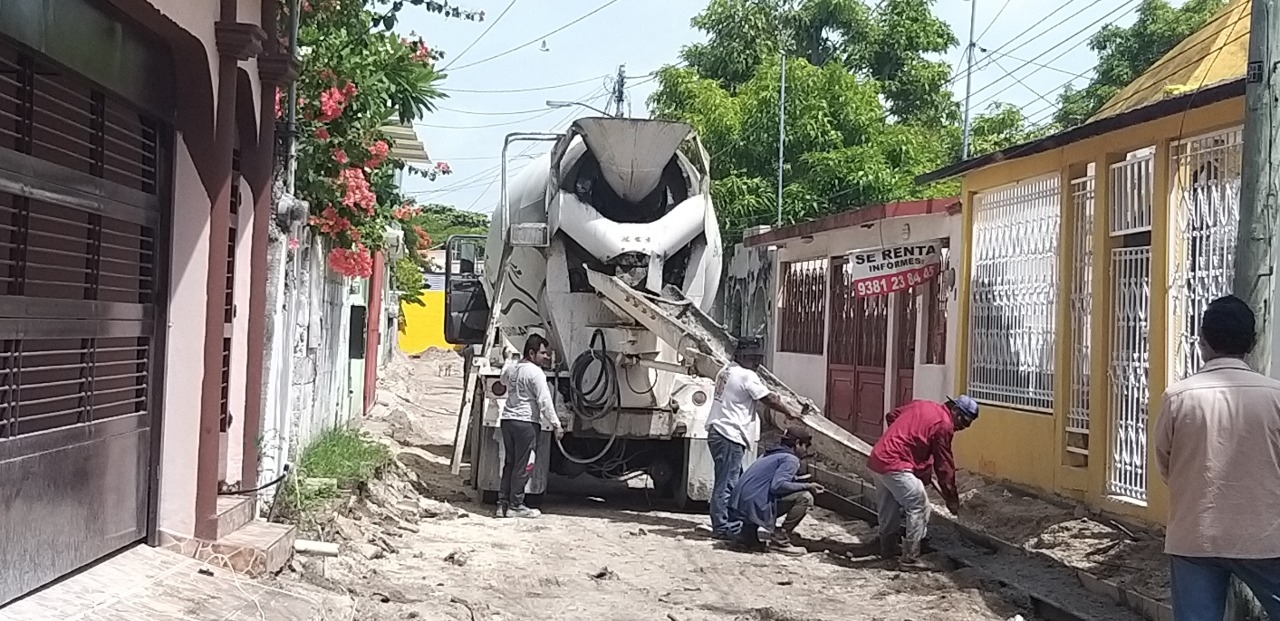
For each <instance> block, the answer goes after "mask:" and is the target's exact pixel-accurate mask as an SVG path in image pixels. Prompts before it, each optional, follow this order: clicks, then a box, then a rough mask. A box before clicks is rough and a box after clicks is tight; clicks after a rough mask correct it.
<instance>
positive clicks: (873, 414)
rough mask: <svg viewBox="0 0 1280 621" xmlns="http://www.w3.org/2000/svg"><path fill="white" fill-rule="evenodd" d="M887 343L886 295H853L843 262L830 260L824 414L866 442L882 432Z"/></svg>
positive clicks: (844, 262) (850, 274) (887, 304)
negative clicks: (828, 326)
mask: <svg viewBox="0 0 1280 621" xmlns="http://www.w3.org/2000/svg"><path fill="white" fill-rule="evenodd" d="M888 340H889V297H888V296H884V295H879V296H875V297H854V291H853V274H852V272H851V271H850V270H849V262H848V259H846V258H844V257H838V258H834V259H832V260H831V330H830V338H829V340H828V341H829V344H830V346H829V347H828V350H827V351H828V355H827V415H828V416H829V417H830V418H831V419H832V420H834V421H835V422H836V424H838V425H840V426H841V427H844V428H845V429H847V430H849V431H850V432H852V433H854V434H856V435H857V436H859V437H861V438H862V439H864V440H866V441H868V442H875V441H876V440H877V439H878V438H879V437H880V434H881V433H882V432H883V430H884V388H885V386H884V384H885V358H886V353H887V352H888Z"/></svg>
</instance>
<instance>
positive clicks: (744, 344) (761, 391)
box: [707, 341, 801, 541]
mask: <svg viewBox="0 0 1280 621" xmlns="http://www.w3.org/2000/svg"><path fill="white" fill-rule="evenodd" d="M761 362H762V356H761V355H760V354H759V352H758V349H757V346H756V344H755V343H754V342H750V341H739V343H738V350H737V352H735V355H734V361H733V362H731V363H730V364H729V366H727V367H725V368H724V369H722V370H721V371H720V373H719V374H717V375H716V389H715V396H714V397H713V398H712V402H711V413H710V414H709V415H708V416H707V448H709V449H711V459H712V461H713V462H714V463H715V485H714V486H713V487H712V489H711V532H712V536H713V537H715V538H717V539H724V540H727V541H728V540H732V539H733V538H734V534H733V531H732V529H731V528H730V522H729V497H730V496H731V495H732V494H733V488H734V486H735V485H737V484H738V478H739V477H741V476H742V456H743V454H745V453H746V451H747V447H749V446H750V445H751V440H750V438H751V424H752V422H754V420H755V417H756V402H757V401H758V402H760V403H763V404H764V405H765V406H767V407H768V408H769V409H771V410H776V411H778V412H781V413H783V414H785V415H786V416H787V417H789V418H794V419H799V418H800V417H801V415H800V414H798V413H796V412H795V411H793V410H792V409H791V408H790V407H787V405H786V404H785V403H783V402H782V400H781V399H779V398H778V395H777V394H775V393H773V392H771V391H770V390H769V387H768V386H765V385H764V382H763V381H761V380H760V376H759V375H757V374H756V371H755V369H756V367H758V366H760V363H761Z"/></svg>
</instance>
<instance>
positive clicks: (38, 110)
mask: <svg viewBox="0 0 1280 621" xmlns="http://www.w3.org/2000/svg"><path fill="white" fill-rule="evenodd" d="M158 130H159V124H158V123H157V122H156V121H155V120H154V119H151V118H150V117H147V116H146V115H143V114H140V113H139V112H138V111H137V110H136V109H134V108H132V107H131V106H130V105H129V104H127V103H124V102H122V101H119V100H117V99H115V98H113V97H111V96H109V95H107V94H106V93H104V92H103V91H101V90H97V89H93V88H90V87H87V86H86V85H85V84H84V83H82V82H81V81H80V79H79V78H78V77H76V76H71V75H67V74H66V73H65V72H63V71H60V70H58V69H56V68H54V67H52V66H47V65H45V64H43V63H41V62H39V61H37V60H36V59H34V58H33V57H32V56H31V55H28V54H23V53H18V52H16V51H14V50H11V49H9V48H4V49H0V148H6V149H12V150H14V151H17V152H19V153H23V154H26V155H31V156H33V157H35V158H37V159H40V160H44V161H46V162H52V163H54V164H58V165H60V166H63V167H65V168H67V169H70V170H74V171H78V172H83V173H88V174H90V175H93V176H94V177H98V178H100V179H105V180H107V181H111V182H113V183H116V184H118V185H121V186H124V187H127V188H131V189H134V190H140V191H142V192H145V193H147V194H156V193H157V182H158V170H159V167H158V160H157V154H158V149H159V139H158V136H159V131H158Z"/></svg>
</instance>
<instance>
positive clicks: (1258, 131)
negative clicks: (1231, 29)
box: [1227, 0, 1280, 621]
mask: <svg viewBox="0 0 1280 621" xmlns="http://www.w3.org/2000/svg"><path fill="white" fill-rule="evenodd" d="M1275 3H1276V0H1252V2H1251V14H1250V19H1249V64H1248V66H1247V69H1246V70H1245V92H1244V103H1245V112H1244V135H1243V138H1244V146H1243V169H1242V170H1241V179H1240V225H1239V230H1238V231H1237V233H1236V264H1235V282H1234V283H1233V287H1232V288H1233V289H1234V290H1235V293H1236V295H1237V296H1239V297H1240V298H1241V299H1243V300H1244V301H1245V302H1247V303H1248V304H1249V307H1250V308H1252V309H1253V312H1254V315H1255V316H1256V317H1257V321H1258V344H1257V347H1255V348H1254V350H1253V353H1252V354H1251V356H1250V359H1249V363H1250V365H1251V366H1252V367H1253V368H1254V369H1255V370H1257V371H1258V372H1259V373H1262V374H1264V375H1270V374H1271V337H1272V329H1273V328H1274V326H1273V322H1272V314H1273V312H1274V311H1273V308H1274V300H1273V299H1272V292H1273V291H1275V286H1276V280H1275V267H1276V263H1275V256H1276V255H1275V242H1276V237H1275V228H1276V218H1277V216H1280V210H1278V209H1277V204H1276V203H1277V193H1278V192H1280V189H1278V188H1277V182H1276V175H1277V174H1280V124H1278V123H1277V121H1280V119H1277V118H1276V115H1275V106H1276V104H1277V102H1278V101H1280V88H1278V87H1280V84H1277V81H1276V61H1277V59H1280V15H1277V14H1276V4H1275ZM1227 609H1228V614H1227V618H1228V619H1229V620H1230V621H1244V620H1245V619H1257V618H1261V612H1262V608H1261V606H1260V605H1259V603H1258V601H1257V600H1256V599H1255V598H1254V597H1253V595H1252V593H1251V592H1250V591H1249V589H1248V588H1246V587H1245V586H1244V585H1243V584H1241V583H1240V581H1239V580H1236V579H1234V578H1233V579H1232V580H1231V597H1230V598H1229V600H1228V606H1227Z"/></svg>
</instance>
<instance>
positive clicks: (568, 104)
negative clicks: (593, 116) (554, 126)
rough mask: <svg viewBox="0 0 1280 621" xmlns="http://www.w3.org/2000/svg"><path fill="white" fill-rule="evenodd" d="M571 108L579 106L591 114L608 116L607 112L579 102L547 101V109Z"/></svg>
mask: <svg viewBox="0 0 1280 621" xmlns="http://www.w3.org/2000/svg"><path fill="white" fill-rule="evenodd" d="M573 106H579V107H582V108H586V109H588V110H591V111H592V112H599V113H600V114H603V115H605V116H609V113H608V112H605V111H604V110H601V109H600V108H597V107H595V106H593V105H591V104H584V103H582V102H581V101H558V100H555V99H548V100H547V107H548V108H571V107H573Z"/></svg>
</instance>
